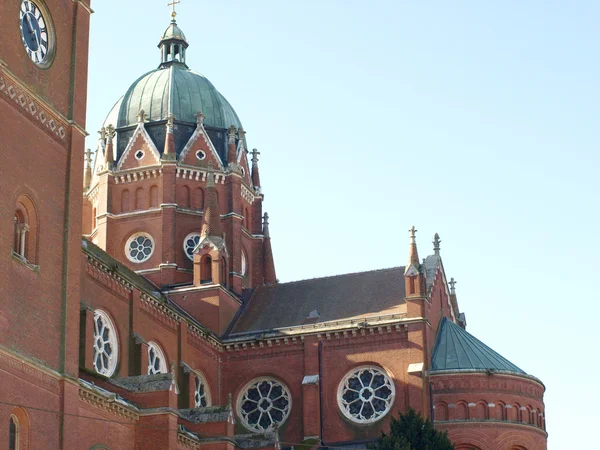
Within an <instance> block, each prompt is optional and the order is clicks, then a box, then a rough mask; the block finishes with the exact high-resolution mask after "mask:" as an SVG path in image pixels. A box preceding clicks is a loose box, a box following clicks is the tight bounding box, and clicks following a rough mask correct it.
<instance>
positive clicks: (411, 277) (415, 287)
mask: <svg viewBox="0 0 600 450" xmlns="http://www.w3.org/2000/svg"><path fill="white" fill-rule="evenodd" d="M408 231H409V233H410V241H409V246H408V264H407V265H406V269H405V270H404V283H405V292H406V297H422V296H424V295H425V292H426V291H425V279H424V277H423V274H422V271H421V264H420V263H419V253H418V251H417V241H416V233H417V230H416V229H415V227H414V226H413V227H412V228H411V229H410V230H408Z"/></svg>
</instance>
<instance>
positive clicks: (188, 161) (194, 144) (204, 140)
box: [179, 114, 224, 170]
mask: <svg viewBox="0 0 600 450" xmlns="http://www.w3.org/2000/svg"><path fill="white" fill-rule="evenodd" d="M202 118H203V116H202V114H198V123H197V127H196V131H194V133H193V134H192V137H191V138H190V140H189V141H188V143H187V144H186V145H185V147H184V148H183V150H182V151H181V154H180V155H179V161H180V162H181V163H183V164H185V165H189V166H201V167H207V166H208V164H209V163H210V162H211V161H212V163H213V164H214V165H215V167H218V168H219V169H220V170H223V168H224V167H223V163H222V162H221V158H220V157H219V154H218V152H217V150H216V148H215V146H214V145H213V143H212V141H211V140H210V138H209V136H208V134H207V132H206V129H205V128H204V124H203V123H202ZM199 151H201V152H203V153H204V155H205V156H204V158H203V159H200V158H198V156H197V154H198V152H199Z"/></svg>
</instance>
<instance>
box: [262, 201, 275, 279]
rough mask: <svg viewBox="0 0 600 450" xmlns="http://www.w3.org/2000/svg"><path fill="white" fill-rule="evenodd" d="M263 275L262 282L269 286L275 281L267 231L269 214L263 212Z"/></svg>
mask: <svg viewBox="0 0 600 450" xmlns="http://www.w3.org/2000/svg"><path fill="white" fill-rule="evenodd" d="M263 236H264V239H265V240H264V242H263V276H264V284H265V285H267V286H269V285H272V284H276V283H277V275H276V274H275V260H274V259H273V249H272V248H271V234H270V233H269V215H268V214H267V213H265V215H264V217H263Z"/></svg>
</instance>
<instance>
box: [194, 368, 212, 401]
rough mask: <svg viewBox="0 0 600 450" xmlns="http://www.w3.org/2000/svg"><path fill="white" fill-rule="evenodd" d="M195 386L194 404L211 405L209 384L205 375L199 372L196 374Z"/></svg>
mask: <svg viewBox="0 0 600 450" xmlns="http://www.w3.org/2000/svg"><path fill="white" fill-rule="evenodd" d="M194 386H195V388H194V404H195V405H196V408H204V407H206V406H210V394H209V392H208V385H207V383H206V380H205V379H204V377H203V376H202V375H201V374H199V373H196V374H195V375H194Z"/></svg>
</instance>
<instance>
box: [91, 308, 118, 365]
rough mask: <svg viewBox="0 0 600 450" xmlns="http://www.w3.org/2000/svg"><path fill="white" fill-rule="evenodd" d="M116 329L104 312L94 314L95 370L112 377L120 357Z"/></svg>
mask: <svg viewBox="0 0 600 450" xmlns="http://www.w3.org/2000/svg"><path fill="white" fill-rule="evenodd" d="M118 350H119V349H118V346H117V338H116V334H115V328H114V325H113V324H112V321H111V320H110V318H109V317H108V315H107V314H106V313H105V312H103V311H96V312H94V369H96V372H98V373H99V374H100V375H104V376H106V377H110V376H111V375H112V374H113V373H114V372H115V368H116V367H117V357H118Z"/></svg>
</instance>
